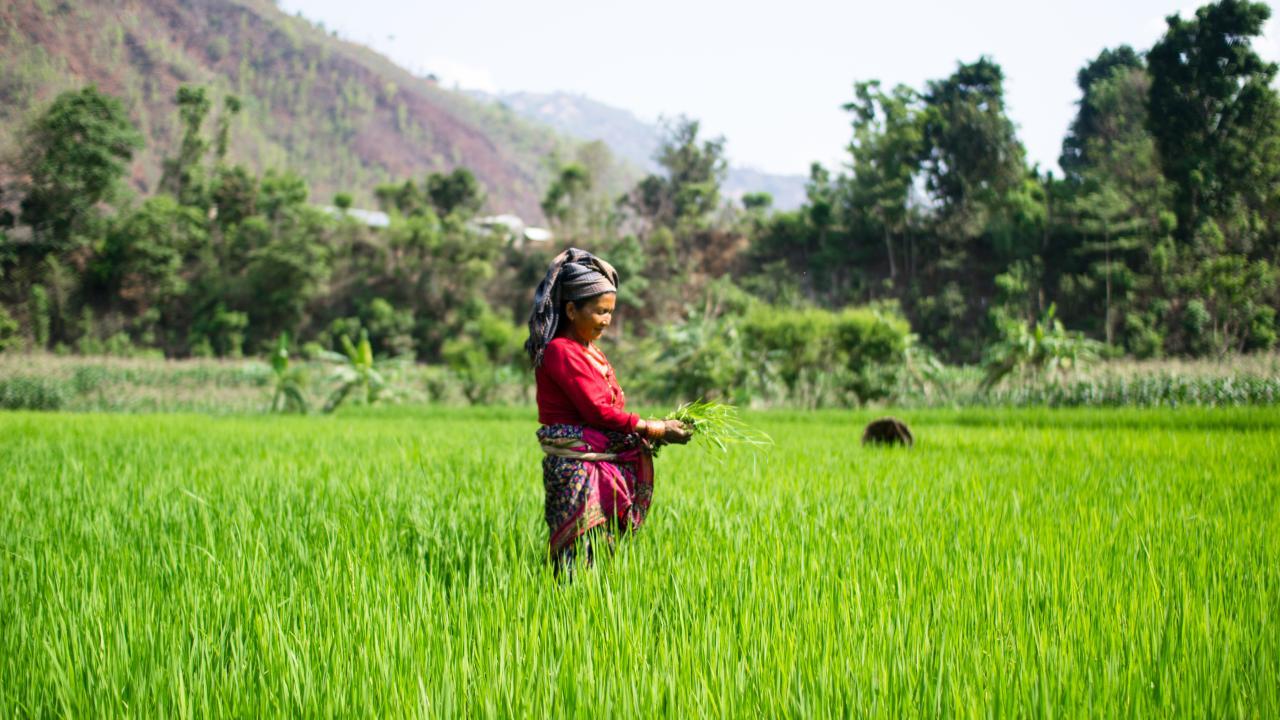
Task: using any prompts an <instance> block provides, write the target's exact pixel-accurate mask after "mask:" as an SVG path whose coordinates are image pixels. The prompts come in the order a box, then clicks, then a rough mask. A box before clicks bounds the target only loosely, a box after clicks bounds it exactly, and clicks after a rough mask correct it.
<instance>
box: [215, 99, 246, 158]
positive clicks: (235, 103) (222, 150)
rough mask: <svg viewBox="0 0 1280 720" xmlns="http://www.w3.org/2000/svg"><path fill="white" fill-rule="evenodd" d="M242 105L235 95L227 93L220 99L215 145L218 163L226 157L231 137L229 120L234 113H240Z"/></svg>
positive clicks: (230, 120) (233, 117)
mask: <svg viewBox="0 0 1280 720" xmlns="http://www.w3.org/2000/svg"><path fill="white" fill-rule="evenodd" d="M242 107H243V105H242V103H241V102H240V98H238V97H236V96H235V95H228V96H226V97H225V98H223V100H222V115H221V116H219V117H218V140H217V145H216V146H215V154H216V156H217V158H218V163H219V164H222V163H223V162H224V161H225V160H226V158H227V147H228V145H229V141H230V139H231V122H232V121H233V120H235V117H236V115H239V114H240V110H241V108H242Z"/></svg>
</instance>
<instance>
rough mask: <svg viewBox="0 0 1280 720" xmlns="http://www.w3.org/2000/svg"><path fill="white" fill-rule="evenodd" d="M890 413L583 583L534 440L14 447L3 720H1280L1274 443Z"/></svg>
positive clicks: (696, 506) (21, 434) (294, 421)
mask: <svg viewBox="0 0 1280 720" xmlns="http://www.w3.org/2000/svg"><path fill="white" fill-rule="evenodd" d="M878 414H880V413H871V412H860V413H847V412H821V413H783V412H771V413H756V414H750V415H748V416H747V419H748V421H749V422H751V423H752V424H753V425H754V426H756V427H758V428H759V429H761V430H763V431H765V432H767V433H768V434H769V435H770V436H771V437H772V438H773V440H774V445H773V446H771V447H769V448H768V449H766V450H755V449H752V448H751V447H749V446H730V447H729V449H728V452H727V453H725V454H721V453H718V452H709V451H707V450H705V449H699V448H697V447H693V446H691V447H687V448H668V449H665V450H663V452H662V455H661V456H660V457H659V458H658V459H657V461H656V463H657V473H658V476H657V489H656V493H655V499H654V505H653V509H652V511H651V513H650V515H649V519H648V521H647V523H646V525H645V527H644V528H643V529H642V530H641V532H640V533H638V534H636V535H635V536H633V537H630V538H626V539H625V540H624V541H623V542H621V543H620V544H619V547H618V550H617V552H616V553H615V554H614V555H613V556H612V557H607V558H602V559H601V560H600V561H599V562H598V564H597V567H595V568H594V569H592V570H591V571H589V572H585V573H580V574H578V575H577V576H576V577H575V578H574V580H573V582H572V583H570V584H564V583H559V582H557V581H556V580H555V578H554V577H553V575H552V573H551V571H550V569H549V568H548V566H547V565H546V563H545V561H544V557H543V554H544V544H545V541H546V528H545V526H544V524H543V520H542V489H541V479H540V472H539V461H540V454H539V452H538V448H537V444H536V442H535V440H534V437H533V431H534V429H535V428H536V424H535V421H534V419H533V413H532V411H531V410H524V409H512V410H506V409H475V410H457V409H448V410H445V409H413V408H388V409H364V410H358V411H351V412H347V413H346V414H342V415H340V416H338V417H315V416H312V417H288V418H281V417H268V416H258V417H220V418H211V417H205V416H197V415H148V416H111V415H93V414H38V413H0V717H28V716H30V717H43V716H55V715H70V716H81V717H89V716H91V717H110V716H160V717H223V716H247V717H254V716H278V715H291V716H309V717H313V716H322V717H336V716H341V717H352V716H361V717H363V716H371V717H383V716H406V715H407V716H426V717H507V716H536V717H545V716H557V717H559V716H593V717H651V716H654V715H659V714H665V715H670V716H675V717H700V716H753V717H825V716H845V715H852V716H866V715H870V716H887V717H900V716H903V715H929V716H962V717H970V716H1018V717H1025V716H1037V717H1052V716H1077V717H1078V716H1086V717H1099V716H1103V717H1106V716H1145V717H1149V716H1179V717H1224V716H1231V717H1237V716H1238V717H1259V718H1268V717H1277V716H1280V623H1278V621H1277V617H1278V611H1280V409H1275V408H1236V409H1190V408H1188V409H1179V410H1098V409H1093V410H1053V411H1051V410H968V411H934V410H930V411H919V412H910V413H906V414H905V415H904V417H905V419H907V420H908V421H909V422H910V423H911V425H912V429H913V430H914V431H915V434H916V440H917V442H916V446H915V447H914V448H912V449H910V450H906V449H901V448H864V447H862V446H860V445H859V443H858V438H859V436H860V434H861V430H862V423H864V422H865V421H866V420H869V419H870V418H871V417H874V416H875V415H878Z"/></svg>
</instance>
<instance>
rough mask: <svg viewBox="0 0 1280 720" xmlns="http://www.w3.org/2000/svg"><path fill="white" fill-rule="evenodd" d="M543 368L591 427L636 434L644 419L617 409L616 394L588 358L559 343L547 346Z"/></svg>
mask: <svg viewBox="0 0 1280 720" xmlns="http://www.w3.org/2000/svg"><path fill="white" fill-rule="evenodd" d="M542 365H543V367H544V368H546V370H547V374H548V375H549V376H550V378H551V379H552V380H553V381H554V382H555V383H556V384H557V385H559V386H560V389H561V390H563V391H564V394H565V395H567V396H568V397H569V401H570V402H572V403H573V407H574V409H575V410H577V411H578V414H579V415H581V416H582V420H583V422H585V423H586V424H587V425H589V426H591V427H594V428H599V429H602V430H617V431H619V432H632V431H633V430H635V428H636V423H637V422H639V421H640V416H639V415H635V414H633V413H628V412H624V411H622V410H619V409H618V408H616V407H614V406H613V391H612V389H611V388H610V387H609V382H608V381H607V380H605V378H604V377H603V376H601V375H600V371H599V370H597V369H596V368H595V367H594V366H592V365H591V361H590V360H588V359H587V357H586V356H585V355H584V354H582V353H578V352H573V351H572V350H567V349H566V348H564V347H563V346H562V345H561V344H559V343H552V344H550V345H548V346H547V350H546V354H545V355H544V356H543V358H542Z"/></svg>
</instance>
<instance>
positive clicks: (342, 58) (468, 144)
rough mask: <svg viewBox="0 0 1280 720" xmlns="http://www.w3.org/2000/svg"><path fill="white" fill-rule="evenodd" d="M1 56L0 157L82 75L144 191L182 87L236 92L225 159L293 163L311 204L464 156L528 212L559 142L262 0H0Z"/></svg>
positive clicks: (503, 197) (172, 136)
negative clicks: (130, 146)
mask: <svg viewBox="0 0 1280 720" xmlns="http://www.w3.org/2000/svg"><path fill="white" fill-rule="evenodd" d="M0 65H3V67H4V72H3V73H2V74H0V146H2V147H3V149H4V150H5V151H6V152H9V153H12V152H13V151H14V150H15V147H14V146H15V145H16V142H15V138H17V137H18V133H17V130H18V129H19V128H20V126H21V123H23V122H25V120H26V119H27V118H28V117H29V116H30V114H31V112H32V111H33V109H35V108H38V107H40V106H41V105H43V104H44V103H46V102H48V101H49V100H50V99H52V97H53V96H55V95H56V94H57V93H58V92H61V91H62V90H66V89H70V88H75V87H79V86H81V85H84V84H88V83H94V84H96V85H98V87H99V88H101V89H102V90H104V91H107V92H110V93H112V94H114V95H116V96H118V97H120V98H121V99H122V100H124V101H125V103H126V105H127V106H128V107H129V109H130V113H131V114H132V116H133V118H134V120H135V122H136V123H137V124H138V125H139V127H140V128H141V129H142V130H143V132H144V134H145V135H146V136H147V138H148V146H147V149H146V151H145V152H144V153H142V154H141V155H140V156H139V158H138V160H137V162H136V164H135V167H134V169H133V180H134V183H135V185H136V186H137V187H138V188H139V189H141V190H144V191H145V190H147V189H149V188H150V187H152V186H154V184H155V182H156V181H157V179H158V177H159V166H160V165H159V160H160V158H161V157H163V156H164V155H165V154H167V153H169V152H170V150H171V148H172V147H173V146H174V145H175V143H176V115H175V112H174V107H173V96H174V93H175V92H176V90H177V88H178V87H179V86H180V85H182V84H184V83H198V84H203V85H206V86H208V87H209V88H210V89H211V91H212V93H213V95H214V97H215V99H216V100H217V101H218V103H219V105H220V104H221V98H222V96H223V95H225V94H227V93H233V94H236V95H238V96H239V97H240V98H241V99H242V100H243V101H244V103H245V109H244V111H243V112H242V114H241V115H240V116H239V117H238V118H237V121H236V123H235V125H234V126H233V132H232V149H231V154H232V156H233V158H234V159H236V160H239V161H241V162H245V163H246V164H249V165H250V166H253V167H255V168H257V169H258V170H265V169H267V168H271V167H276V168H290V169H293V170H295V171H296V172H298V173H299V174H301V175H302V176H303V177H305V178H307V180H308V181H309V182H310V183H311V187H312V197H313V198H314V199H315V200H317V201H322V202H323V201H327V199H328V198H329V197H331V196H332V194H333V193H334V192H337V191H349V192H352V193H354V194H355V196H356V198H357V199H358V202H359V203H361V204H366V205H368V204H372V190H373V187H374V185H376V184H377V183H379V182H384V181H387V180H393V179H401V178H405V177H411V176H412V177H420V176H421V175H423V174H425V173H427V172H430V171H442V170H449V169H452V168H454V167H456V166H459V165H464V166H466V167H469V168H471V169H472V170H473V171H474V172H475V174H476V176H477V177H478V178H479V179H480V180H481V181H482V182H483V183H484V184H485V186H486V188H487V190H488V192H489V196H490V203H489V204H490V209H491V210H494V211H514V212H517V213H519V214H521V215H523V216H525V217H527V218H539V217H540V216H541V214H540V211H539V209H538V200H539V198H540V196H541V189H542V187H543V183H544V177H545V175H546V174H547V169H546V163H545V161H544V158H545V157H546V156H547V155H548V154H549V153H552V152H553V151H556V150H557V149H559V150H566V149H567V145H566V143H567V142H568V141H566V140H563V139H561V138H560V137H559V136H557V135H556V134H555V133H554V132H553V131H551V130H549V129H547V128H544V127H541V126H538V125H535V124H533V123H530V122H529V121H527V120H522V119H520V118H519V117H517V116H515V115H514V114H513V113H511V112H510V111H508V110H506V109H505V108H503V107H501V106H495V105H489V104H485V103H482V102H478V101H476V100H474V99H471V98H469V97H467V96H465V95H463V94H461V93H458V92H454V91H451V90H447V89H445V88H441V87H438V86H437V85H435V84H434V83H433V82H431V81H429V80H427V79H423V78H418V77H415V76H413V75H411V74H410V73H408V72H406V71H405V70H403V69H401V68H399V67H397V66H395V65H394V64H392V63H391V62H389V61H388V60H386V59H385V58H383V57H382V56H380V55H378V54H377V53H374V52H372V51H370V50H368V49H367V48H364V47H362V46H359V45H356V44H353V43H349V42H345V41H343V40H340V39H338V38H336V37H334V36H333V35H332V34H329V33H326V32H325V31H324V29H323V28H321V27H318V26H316V25H313V24H312V23H310V22H309V21H307V20H305V19H301V18H297V17H292V16H289V15H286V14H284V13H282V12H281V11H280V10H278V9H277V8H276V7H275V6H274V5H273V4H272V3H270V2H266V1H264V0H150V1H149V2H139V1H138V0H117V1H114V2H110V1H100V0H90V1H82V0H77V1H76V2H70V1H68V0H63V1H58V0H8V1H7V2H5V3H3V4H0ZM217 112H218V110H217V109H215V111H214V116H215V117H216V115H217ZM212 126H213V121H212V119H211V122H210V124H209V127H208V131H209V132H210V134H212V132H213V127H212Z"/></svg>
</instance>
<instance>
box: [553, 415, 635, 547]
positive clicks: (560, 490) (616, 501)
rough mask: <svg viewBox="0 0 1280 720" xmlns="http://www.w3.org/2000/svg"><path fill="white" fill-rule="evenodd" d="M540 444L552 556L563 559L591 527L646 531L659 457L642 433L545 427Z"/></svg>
mask: <svg viewBox="0 0 1280 720" xmlns="http://www.w3.org/2000/svg"><path fill="white" fill-rule="evenodd" d="M538 441H539V442H540V443H541V444H542V449H543V452H545V453H546V457H545V458H543V460H542V485H543V488H544V489H545V490H546V506H545V510H544V514H545V517H546V520H547V530H548V532H549V533H550V536H551V543H550V544H551V548H550V549H551V557H552V558H559V557H560V556H561V554H562V553H564V552H565V551H566V550H568V549H570V548H572V547H573V544H574V541H575V540H577V539H578V538H580V537H582V535H583V534H584V533H586V532H587V531H588V530H590V529H591V528H594V527H597V526H600V525H605V524H610V525H612V526H613V527H614V528H616V529H618V530H619V531H620V532H623V533H625V532H628V531H630V530H635V529H636V528H638V527H640V525H641V523H643V522H644V516H645V514H646V513H647V512H648V511H649V503H650V502H651V501H652V500H653V457H652V454H651V451H650V449H649V446H648V444H647V443H646V442H645V441H644V440H643V439H642V438H641V437H640V436H639V435H637V434H636V433H619V432H611V431H600V430H596V429H594V428H588V427H582V426H580V425H544V426H543V427H542V428H541V429H539V430H538Z"/></svg>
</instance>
